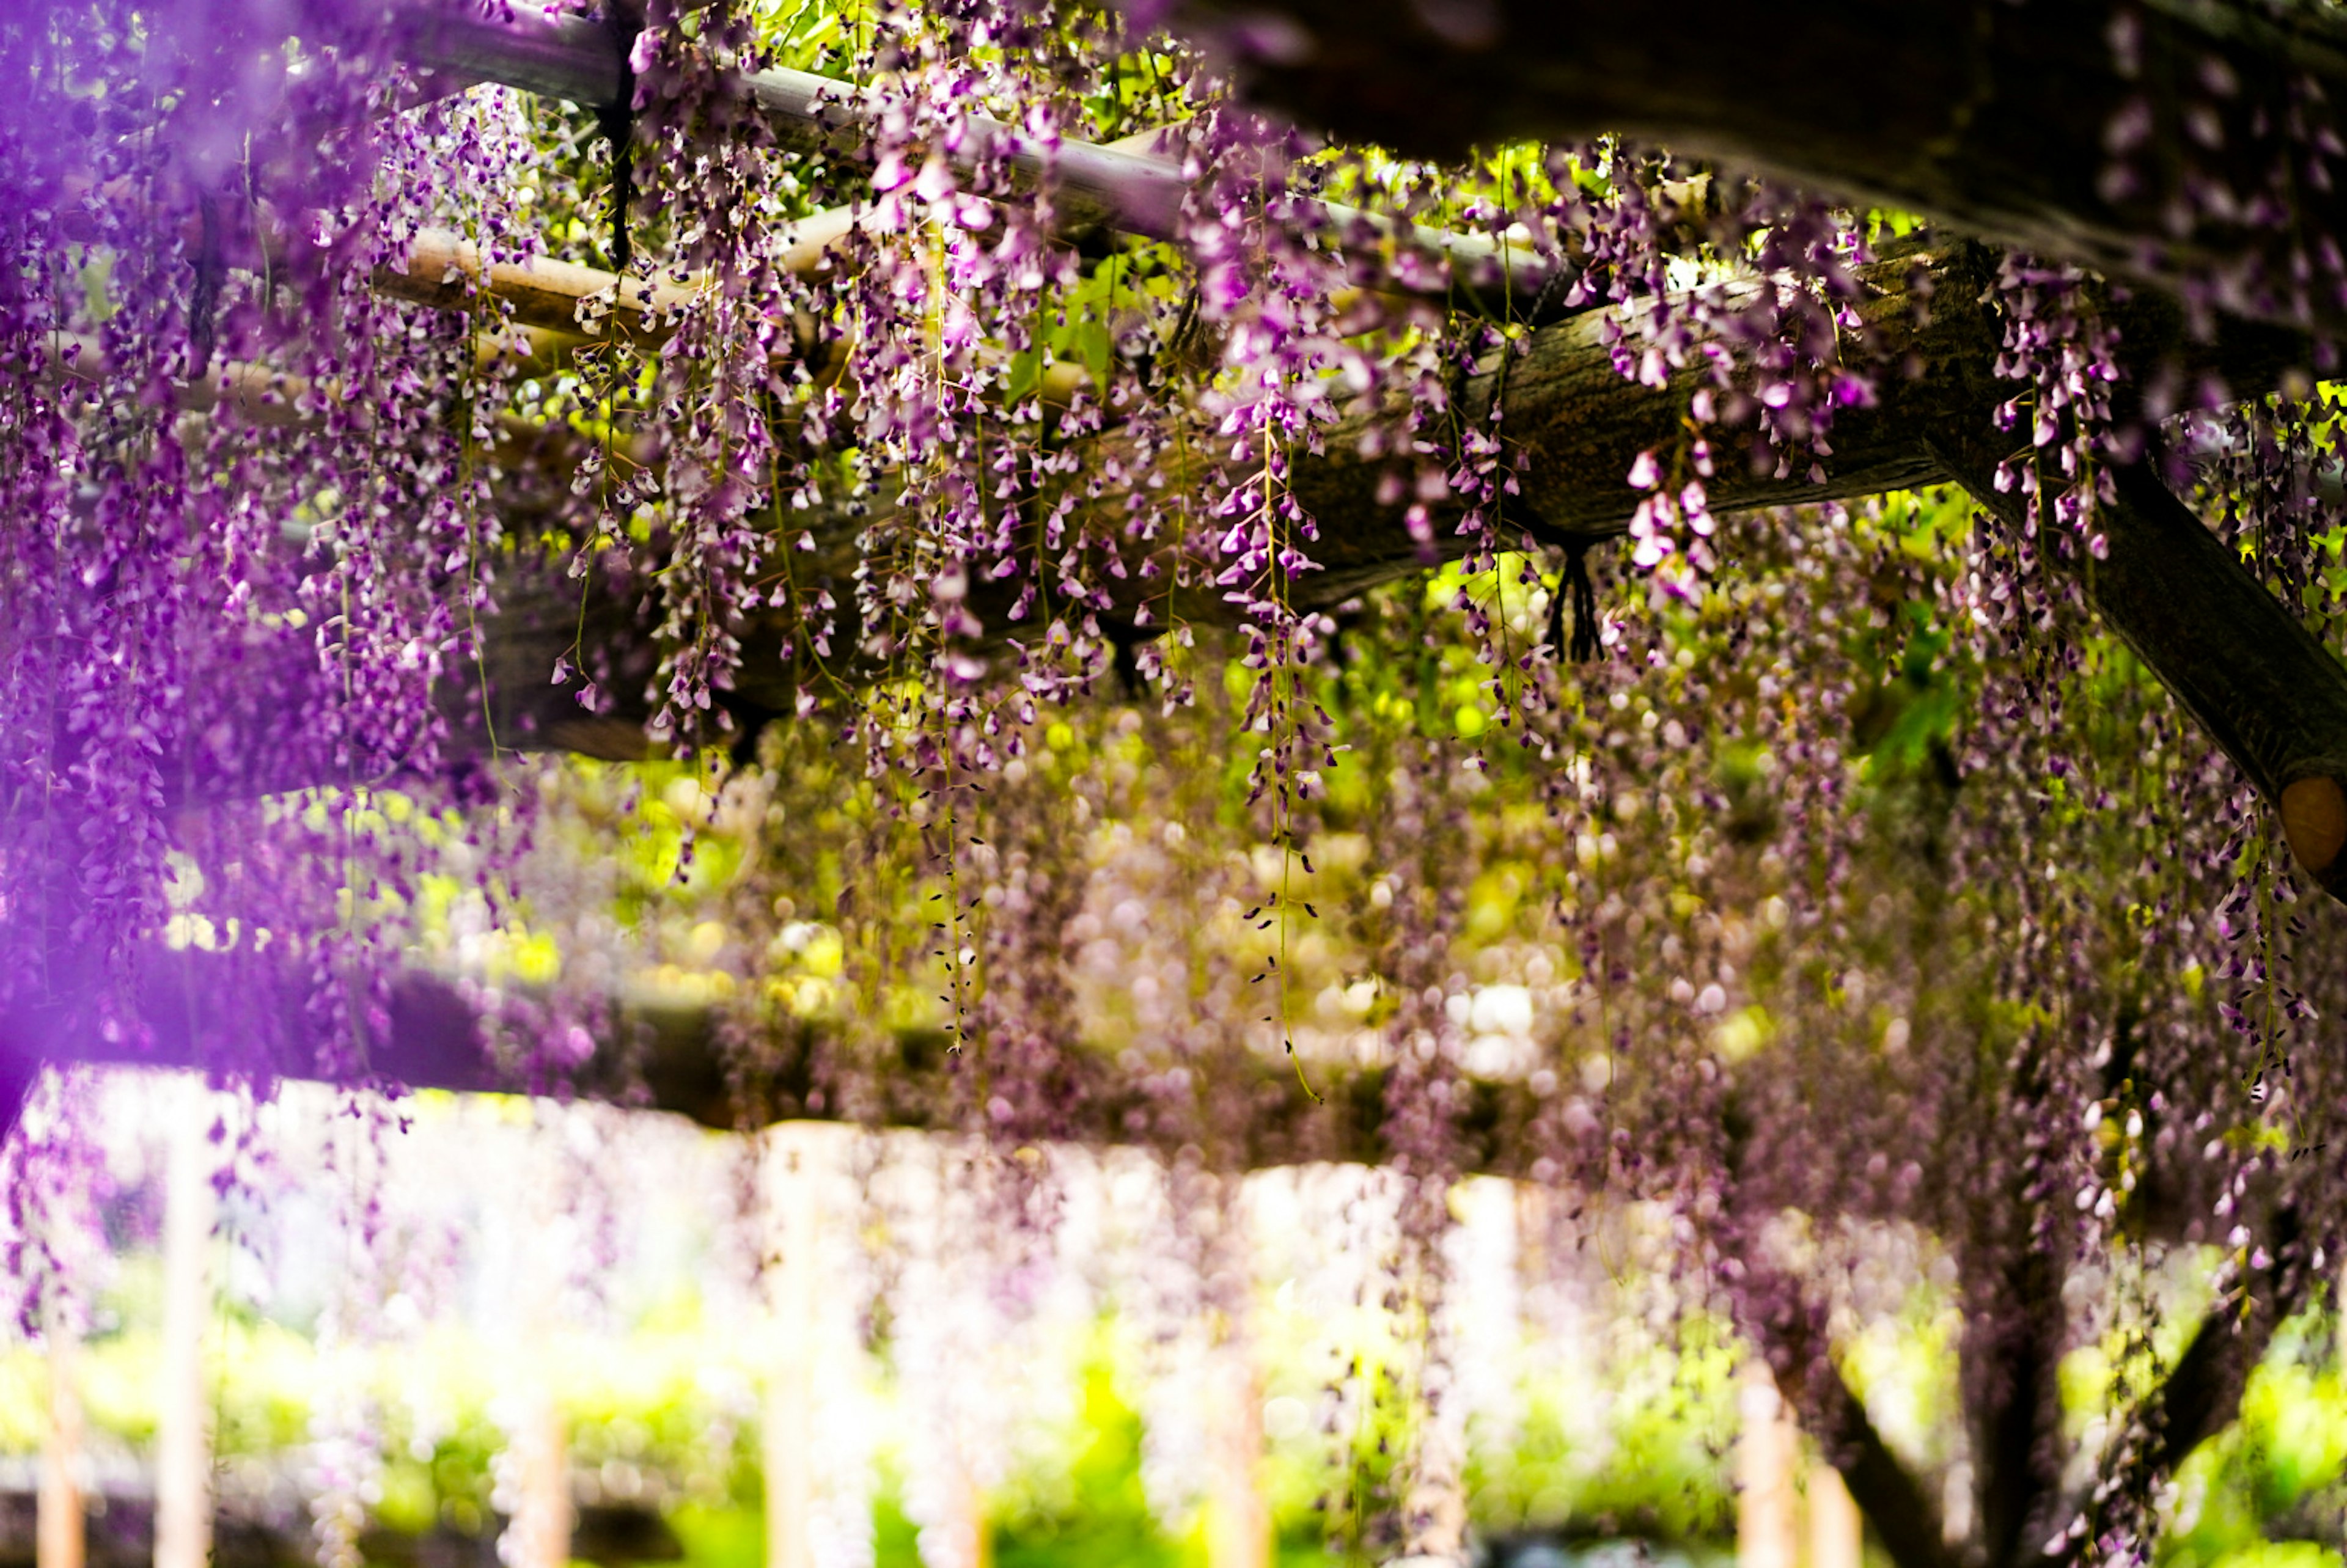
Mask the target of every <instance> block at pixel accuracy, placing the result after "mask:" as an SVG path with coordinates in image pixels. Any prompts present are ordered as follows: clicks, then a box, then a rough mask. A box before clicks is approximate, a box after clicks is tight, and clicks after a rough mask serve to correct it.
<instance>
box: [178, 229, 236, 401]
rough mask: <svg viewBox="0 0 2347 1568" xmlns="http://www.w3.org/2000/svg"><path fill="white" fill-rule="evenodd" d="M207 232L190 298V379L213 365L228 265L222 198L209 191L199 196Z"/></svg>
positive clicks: (199, 250) (198, 254)
mask: <svg viewBox="0 0 2347 1568" xmlns="http://www.w3.org/2000/svg"><path fill="white" fill-rule="evenodd" d="M196 211H197V214H198V216H199V218H200V220H201V222H202V225H203V232H202V236H201V239H200V242H199V243H198V245H197V249H196V286H195V292H194V293H193V295H192V296H191V297H190V299H189V301H188V343H189V348H190V355H189V357H190V361H191V362H192V363H191V364H190V365H189V366H188V379H189V380H190V381H201V380H202V379H203V378H204V375H205V374H206V373H207V372H208V371H210V369H211V364H212V345H213V338H214V334H215V332H216V329H217V328H218V325H219V321H220V282H221V280H223V279H224V278H225V277H226V276H227V275H228V267H227V264H226V262H225V261H223V260H222V259H221V254H220V199H219V198H218V197H216V196H213V195H212V194H211V193H210V192H209V191H207V192H205V193H204V194H203V195H202V196H200V197H198V198H197V199H196Z"/></svg>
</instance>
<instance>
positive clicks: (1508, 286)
mask: <svg viewBox="0 0 2347 1568" xmlns="http://www.w3.org/2000/svg"><path fill="white" fill-rule="evenodd" d="M394 34H395V39H396V46H397V48H398V50H399V52H400V53H401V55H402V56H403V57H405V59H406V60H407V61H408V62H409V63H410V64H412V65H415V66H417V67H421V68H423V69H425V70H428V71H435V72H439V73H442V74H444V75H446V76H450V77H456V78H460V79H463V80H466V81H477V82H498V83H502V84H504V85H506V86H508V87H518V88H520V89H521V90H523V91H526V92H532V93H538V94H541V95H545V96H548V97H561V98H568V99H569V100H570V101H571V102H574V103H579V104H587V105H602V104H608V103H611V102H614V101H616V100H617V98H618V97H619V96H620V94H622V93H624V92H626V91H628V90H630V84H629V81H628V77H627V75H626V72H625V69H624V65H623V62H622V60H621V58H620V54H619V47H618V45H617V43H616V41H615V40H614V38H613V37H612V36H611V34H610V31H609V30H608V29H606V28H604V27H602V26H599V25H597V24H595V23H593V22H589V21H587V20H585V19H583V18H579V17H575V16H574V17H559V18H548V17H545V16H542V15H527V14H524V15H515V16H513V17H511V18H510V19H507V20H497V19H490V18H485V17H483V16H481V15H479V14H478V13H477V10H476V9H474V8H472V7H464V6H456V5H447V4H446V3H445V0H436V3H432V4H424V5H416V6H415V7H414V8H413V9H411V10H409V11H407V12H405V13H404V14H403V15H401V16H400V17H399V18H398V19H397V20H396V21H395V24H394ZM739 87H740V90H741V91H742V93H743V95H744V96H745V97H747V98H748V99H749V100H750V101H752V102H753V103H754V104H756V105H757V107H758V108H760V109H761V110H762V111H764V114H765V116H766V118H767V120H768V122H769V123H770V124H771V125H772V126H773V127H774V128H775V130H776V131H777V132H778V134H779V135H780V136H781V137H782V138H783V139H784V141H785V142H786V143H788V144H791V145H795V146H798V147H801V148H805V149H826V150H830V151H832V152H835V153H838V154H842V155H847V156H854V155H856V153H858V152H859V151H860V150H861V147H862V144H863V140H864V138H866V137H867V136H868V135H869V133H870V130H871V128H872V127H873V125H874V124H875V123H876V121H877V120H878V119H879V118H880V117H881V116H882V115H884V114H885V113H886V112H887V108H886V104H885V101H884V99H883V98H882V97H880V96H879V95H876V94H874V93H871V92H869V91H867V90H866V89H864V88H861V87H856V85H855V84H853V83H849V82H843V81H838V80H835V79H834V78H832V77H822V76H817V75H815V74H814V73H813V72H809V71H795V70H784V69H776V70H766V71H759V72H755V73H753V74H746V75H744V76H743V77H741V78H740V81H739ZM965 129H966V132H967V134H966V135H965V137H964V138H963V139H962V140H961V142H960V143H959V144H958V145H957V146H955V147H953V148H951V149H947V150H948V156H949V157H950V158H951V159H952V161H953V162H954V163H955V165H956V166H957V167H958V168H961V169H972V168H975V167H977V166H979V164H981V163H996V162H999V163H1001V164H1004V165H1007V166H1008V167H1009V168H1010V169H1012V171H1013V172H1014V173H1015V174H1016V175H1017V176H1018V177H1019V178H1020V180H1021V181H1022V182H1023V183H1024V184H1025V186H1026V187H1027V188H1028V189H1030V190H1032V189H1042V188H1048V189H1049V190H1051V193H1052V200H1053V203H1054V208H1055V216H1056V217H1057V218H1058V220H1059V223H1060V226H1061V228H1062V229H1063V230H1070V231H1072V230H1081V229H1087V228H1100V227H1106V228H1110V229H1114V230H1117V231H1122V232H1124V233H1127V234H1133V235H1137V236H1139V237H1142V238H1143V239H1150V240H1164V241H1172V240H1178V239H1179V238H1180V237H1181V232H1182V230H1181V214H1182V211H1183V209H1184V203H1185V202H1186V201H1187V200H1188V198H1189V195H1190V182H1189V181H1188V180H1187V179H1184V175H1183V171H1182V168H1181V166H1180V165H1179V164H1178V163H1176V162H1174V161H1173V160H1172V159H1165V158H1160V157H1156V156H1153V154H1151V153H1148V152H1145V151H1141V150H1137V149H1133V148H1131V147H1130V146H1127V145H1120V144H1116V143H1111V144H1108V145H1105V146H1103V145H1098V144H1095V143H1092V142H1086V141H1081V140H1076V139H1073V138H1059V139H1057V140H1055V141H1052V142H1049V143H1047V142H1045V141H1043V140H1041V139H1040V138H1036V137H1033V136H1030V135H1029V134H1028V133H1027V132H1025V131H1022V130H1020V129H1019V128H1016V127H1013V126H1010V125H1005V124H1003V123H1001V122H999V121H997V120H992V119H989V118H986V117H984V116H975V117H972V118H970V119H969V120H968V121H966V122H965ZM1151 134H1154V133H1151ZM1287 220H1288V221H1290V222H1292V223H1294V224H1296V226H1297V227H1299V228H1301V229H1306V230H1311V231H1322V232H1326V233H1328V234H1331V235H1335V236H1339V237H1346V238H1348V239H1349V240H1350V241H1351V242H1352V243H1353V244H1354V245H1355V247H1356V248H1357V249H1358V248H1359V247H1360V246H1361V245H1362V244H1363V243H1364V242H1366V243H1368V245H1370V246H1373V247H1376V248H1380V249H1384V250H1387V251H1410V252H1413V253H1415V254H1417V255H1419V256H1420V257H1422V258H1425V259H1427V260H1430V261H1436V262H1439V263H1440V264H1441V266H1442V267H1443V268H1444V269H1445V271H1446V276H1447V277H1456V278H1458V279H1460V280H1461V281H1465V282H1472V283H1474V284H1476V285H1477V286H1478V289H1479V291H1480V292H1481V296H1482V297H1483V298H1485V299H1489V300H1492V301H1499V302H1502V305H1501V308H1503V309H1504V308H1511V307H1510V305H1509V304H1508V303H1507V302H1512V307H1513V308H1516V309H1521V310H1524V311H1531V312H1537V311H1545V310H1553V309H1554V308H1555V307H1556V304H1557V300H1556V295H1557V292H1558V291H1557V290H1556V289H1555V288H1554V287H1553V285H1554V284H1555V283H1557V282H1559V281H1560V280H1561V279H1563V277H1565V276H1566V275H1568V274H1569V272H1571V270H1572V269H1571V263H1570V262H1569V261H1566V260H1565V259H1564V258H1563V257H1560V256H1552V255H1543V254H1542V253H1541V252H1540V251H1538V250H1537V249H1536V248H1534V247H1532V246H1531V245H1529V244H1528V243H1521V242H1509V243H1502V242H1501V241H1499V240H1496V239H1493V238H1491V237H1490V236H1486V235H1480V234H1460V233H1453V232H1450V231H1445V230H1439V229H1433V228H1430V227H1428V226H1426V225H1424V224H1419V223H1409V222H1402V221H1399V220H1393V219H1390V218H1388V217H1386V216H1384V215H1382V214H1378V213H1373V212H1368V211H1365V210H1361V209H1358V208H1353V207H1348V206H1345V205H1343V204H1340V203H1337V202H1327V201H1319V200H1310V199H1299V200H1296V201H1294V202H1291V203H1289V205H1288V212H1287ZM1437 292H1440V287H1438V291H1437Z"/></svg>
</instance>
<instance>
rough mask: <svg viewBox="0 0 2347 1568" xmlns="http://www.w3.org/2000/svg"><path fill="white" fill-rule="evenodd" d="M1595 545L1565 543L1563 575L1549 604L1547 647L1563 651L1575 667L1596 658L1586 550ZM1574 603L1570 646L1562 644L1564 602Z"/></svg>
mask: <svg viewBox="0 0 2347 1568" xmlns="http://www.w3.org/2000/svg"><path fill="white" fill-rule="evenodd" d="M1593 542H1594V541H1593V540H1590V539H1586V538H1578V537H1568V538H1566V539H1565V541H1564V575H1563V577H1561V578H1560V579H1558V580H1557V585H1556V591H1555V592H1554V593H1553V594H1551V595H1550V596H1549V601H1548V645H1549V646H1550V647H1551V648H1554V649H1557V650H1559V651H1563V652H1564V653H1565V654H1566V656H1567V657H1569V658H1570V659H1572V661H1573V662H1574V663H1576V664H1586V663H1588V662H1589V661H1591V660H1593V659H1594V658H1596V657H1597V652H1598V645H1597V589H1596V585H1594V583H1592V582H1591V581H1590V580H1589V547H1590V545H1591V544H1592V543H1593ZM1568 595H1570V596H1571V597H1572V600H1573V646H1572V647H1571V648H1570V649H1569V650H1568V649H1566V648H1565V641H1564V601H1565V599H1566V596H1568Z"/></svg>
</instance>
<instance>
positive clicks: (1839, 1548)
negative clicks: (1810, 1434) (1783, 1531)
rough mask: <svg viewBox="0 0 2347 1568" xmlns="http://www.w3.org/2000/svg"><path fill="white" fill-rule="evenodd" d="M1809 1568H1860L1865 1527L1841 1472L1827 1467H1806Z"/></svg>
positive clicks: (1827, 1465)
mask: <svg viewBox="0 0 2347 1568" xmlns="http://www.w3.org/2000/svg"><path fill="white" fill-rule="evenodd" d="M1808 1493H1809V1495H1808V1498H1807V1501H1808V1504H1809V1568H1863V1564H1864V1561H1865V1554H1866V1526H1865V1524H1864V1522H1862V1521H1861V1520H1860V1517H1859V1512H1858V1504H1857V1503H1856V1502H1854V1501H1851V1499H1850V1488H1849V1486H1847V1485H1846V1484H1844V1482H1843V1481H1842V1479H1841V1471H1838V1470H1836V1469H1834V1467H1833V1466H1831V1465H1829V1464H1823V1463H1819V1464H1813V1465H1811V1466H1809V1482H1808Z"/></svg>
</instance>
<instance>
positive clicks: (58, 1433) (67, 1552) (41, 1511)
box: [34, 1306, 87, 1568]
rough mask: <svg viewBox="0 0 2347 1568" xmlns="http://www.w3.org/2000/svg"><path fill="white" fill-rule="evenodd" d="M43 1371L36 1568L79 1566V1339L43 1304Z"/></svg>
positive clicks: (83, 1545)
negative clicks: (45, 1412) (45, 1414)
mask: <svg viewBox="0 0 2347 1568" xmlns="http://www.w3.org/2000/svg"><path fill="white" fill-rule="evenodd" d="M43 1338H44V1340H45V1341H46V1349H47V1360H48V1369H49V1419H48V1420H47V1421H46V1423H45V1425H44V1426H43V1429H42V1434H41V1492H40V1502H39V1505H38V1515H37V1519H38V1522H37V1523H36V1527H35V1528H36V1533H35V1544H34V1563H35V1565H36V1568H82V1564H83V1562H84V1560H85V1558H86V1556H87V1539H86V1536H87V1532H86V1528H85V1526H86V1523H87V1521H86V1518H85V1516H84V1514H83V1512H82V1497H81V1442H82V1418H81V1384H80V1380H79V1376H78V1369H77V1361H78V1360H79V1356H78V1352H79V1350H80V1348H81V1347H80V1338H79V1336H77V1334H76V1333H75V1332H74V1331H73V1329H72V1327H71V1326H70V1325H69V1324H68V1322H67V1317H66V1315H65V1313H63V1312H62V1311H60V1310H58V1309H57V1308H56V1307H55V1306H52V1307H50V1308H49V1313H48V1327H47V1332H46V1334H45V1335H44V1336H43Z"/></svg>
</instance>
